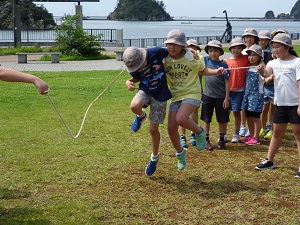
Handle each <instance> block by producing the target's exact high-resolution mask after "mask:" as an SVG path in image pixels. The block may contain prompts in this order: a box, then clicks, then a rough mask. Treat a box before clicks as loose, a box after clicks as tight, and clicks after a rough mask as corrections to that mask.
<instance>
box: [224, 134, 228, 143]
mask: <svg viewBox="0 0 300 225" xmlns="http://www.w3.org/2000/svg"><path fill="white" fill-rule="evenodd" d="M224 141H225V142H226V141H227V134H224Z"/></svg>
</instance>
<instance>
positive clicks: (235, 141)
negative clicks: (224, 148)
mask: <svg viewBox="0 0 300 225" xmlns="http://www.w3.org/2000/svg"><path fill="white" fill-rule="evenodd" d="M231 142H232V143H239V142H240V135H238V134H234V135H233V137H232V139H231Z"/></svg>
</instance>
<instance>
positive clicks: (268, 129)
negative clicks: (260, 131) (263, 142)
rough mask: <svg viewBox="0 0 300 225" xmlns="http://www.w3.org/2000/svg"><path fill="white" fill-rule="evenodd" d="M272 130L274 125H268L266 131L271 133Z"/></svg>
mask: <svg viewBox="0 0 300 225" xmlns="http://www.w3.org/2000/svg"><path fill="white" fill-rule="evenodd" d="M271 129H272V123H271V122H269V123H268V124H267V126H266V131H267V132H268V131H270V130H271Z"/></svg>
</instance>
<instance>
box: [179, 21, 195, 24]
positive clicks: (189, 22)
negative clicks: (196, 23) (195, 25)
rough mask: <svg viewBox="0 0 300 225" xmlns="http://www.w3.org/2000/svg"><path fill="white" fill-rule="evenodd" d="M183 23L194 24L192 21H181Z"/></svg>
mask: <svg viewBox="0 0 300 225" xmlns="http://www.w3.org/2000/svg"><path fill="white" fill-rule="evenodd" d="M181 24H192V22H191V21H186V22H181Z"/></svg>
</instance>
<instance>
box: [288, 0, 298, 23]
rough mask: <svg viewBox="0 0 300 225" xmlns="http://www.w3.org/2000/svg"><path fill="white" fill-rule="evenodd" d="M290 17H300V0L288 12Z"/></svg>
mask: <svg viewBox="0 0 300 225" xmlns="http://www.w3.org/2000/svg"><path fill="white" fill-rule="evenodd" d="M290 15H291V17H292V18H294V19H300V0H298V1H297V2H296V3H295V5H294V7H293V8H292V10H291V13H290Z"/></svg>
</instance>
